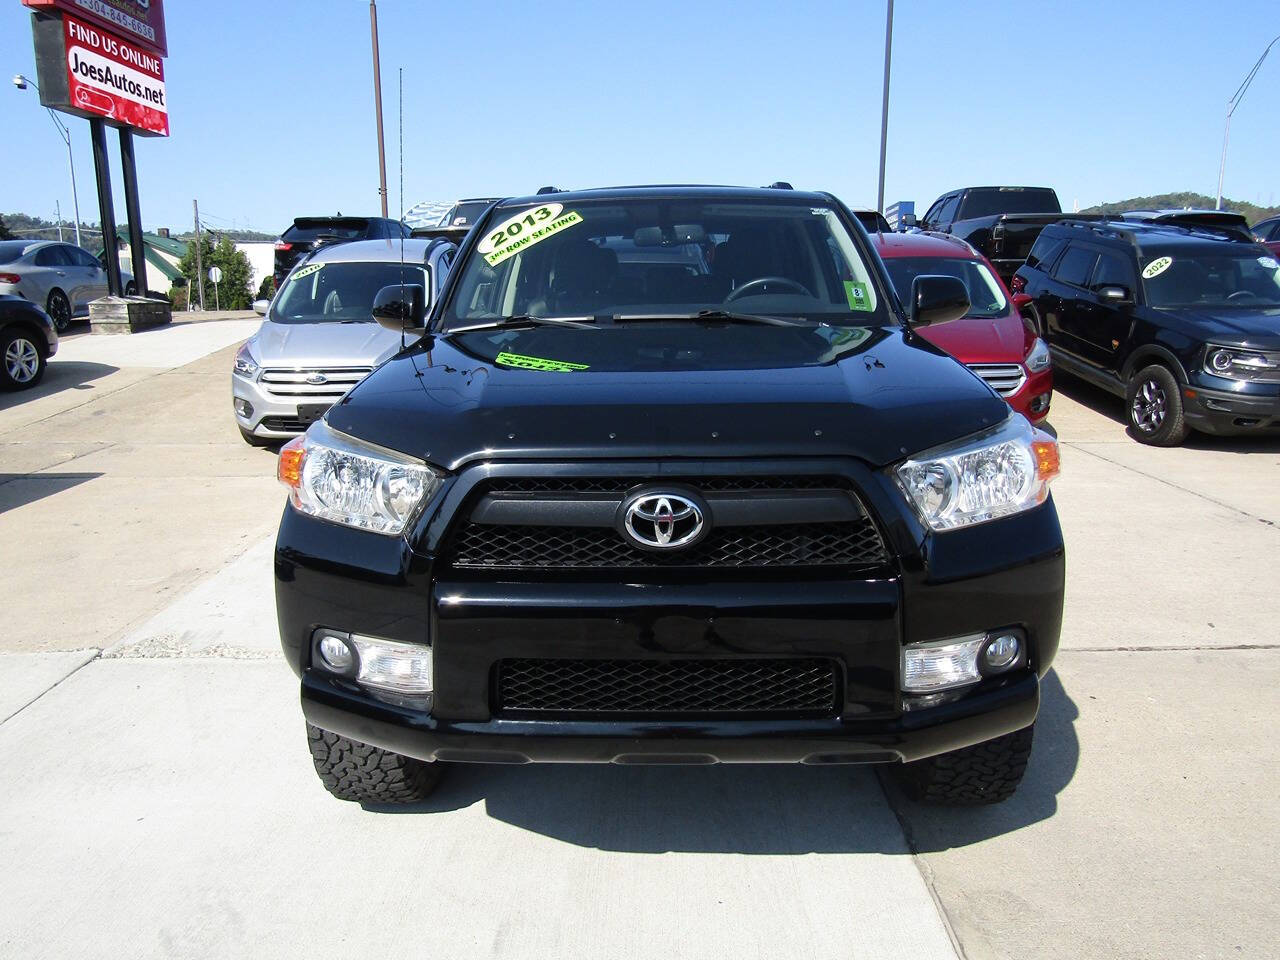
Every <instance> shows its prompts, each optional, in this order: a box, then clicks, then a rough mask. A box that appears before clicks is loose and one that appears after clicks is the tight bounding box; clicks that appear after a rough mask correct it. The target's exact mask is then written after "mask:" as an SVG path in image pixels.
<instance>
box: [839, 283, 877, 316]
mask: <svg viewBox="0 0 1280 960" xmlns="http://www.w3.org/2000/svg"><path fill="white" fill-rule="evenodd" d="M844 295H845V297H846V298H847V299H848V301H849V309H850V310H861V311H863V312H864V313H865V312H870V311H872V310H874V309H875V307H873V306H871V301H870V300H869V299H868V298H867V288H866V287H865V286H863V285H862V284H861V283H859V282H858V281H857V280H846V281H845V282H844Z"/></svg>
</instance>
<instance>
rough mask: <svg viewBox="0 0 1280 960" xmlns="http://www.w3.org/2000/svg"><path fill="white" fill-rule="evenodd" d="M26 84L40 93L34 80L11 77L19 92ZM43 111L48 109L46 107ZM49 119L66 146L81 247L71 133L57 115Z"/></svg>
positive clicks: (50, 113)
mask: <svg viewBox="0 0 1280 960" xmlns="http://www.w3.org/2000/svg"><path fill="white" fill-rule="evenodd" d="M27 84H30V85H31V86H33V87H35V88H36V92H37V93H39V92H40V88H39V87H38V86H36V82H35V81H34V80H30V79H28V78H27V77H24V76H23V75H22V74H20V73H16V74H14V76H13V85H14V86H15V87H17V88H18V89H19V90H25V89H27ZM45 109H48V108H47V107H46V108H45ZM49 119H50V120H52V121H53V125H54V126H55V127H57V128H58V135H59V136H60V137H62V139H63V141H64V142H65V143H66V145H67V165H68V166H69V167H70V168H71V203H72V205H73V206H74V207H75V211H76V246H77V247H79V246H83V244H81V243H80V198H79V197H78V196H77V195H76V161H75V158H74V157H73V156H72V154H71V131H70V130H68V129H67V127H66V124H64V123H63V122H62V121H61V120H59V119H58V115H57V114H56V113H54V112H53V111H52V110H49Z"/></svg>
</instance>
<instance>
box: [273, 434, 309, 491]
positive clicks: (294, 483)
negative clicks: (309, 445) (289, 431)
mask: <svg viewBox="0 0 1280 960" xmlns="http://www.w3.org/2000/svg"><path fill="white" fill-rule="evenodd" d="M305 441H306V437H305V436H303V437H294V438H293V439H292V440H290V441H289V442H288V443H286V444H285V445H284V446H283V447H281V448H280V460H279V461H278V462H277V463H276V479H277V480H279V481H280V482H281V483H283V484H284V485H285V486H286V487H288V488H289V489H290V490H297V489H298V487H300V486H301V485H302V461H303V460H305V459H306V456H307V450H306V445H305Z"/></svg>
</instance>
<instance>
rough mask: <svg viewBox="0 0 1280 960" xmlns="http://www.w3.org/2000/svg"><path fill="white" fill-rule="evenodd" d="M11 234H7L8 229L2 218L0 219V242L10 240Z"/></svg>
mask: <svg viewBox="0 0 1280 960" xmlns="http://www.w3.org/2000/svg"><path fill="white" fill-rule="evenodd" d="M12 239H13V234H12V233H10V232H9V228H8V227H6V226H5V225H4V217H0V240H12Z"/></svg>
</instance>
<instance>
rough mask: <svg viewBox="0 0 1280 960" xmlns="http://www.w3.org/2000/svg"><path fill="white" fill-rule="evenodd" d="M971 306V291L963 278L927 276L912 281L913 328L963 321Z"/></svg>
mask: <svg viewBox="0 0 1280 960" xmlns="http://www.w3.org/2000/svg"><path fill="white" fill-rule="evenodd" d="M969 307H970V303H969V290H968V288H967V287H966V286H965V285H964V281H963V280H961V279H960V278H959V277H944V276H937V275H927V276H923V277H916V278H915V280H914V282H912V284H911V305H910V313H911V326H912V328H915V327H930V326H933V325H934V324H935V323H947V322H948V321H951V320H959V319H960V318H961V317H963V316H964V315H965V314H966V313H968V312H969Z"/></svg>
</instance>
